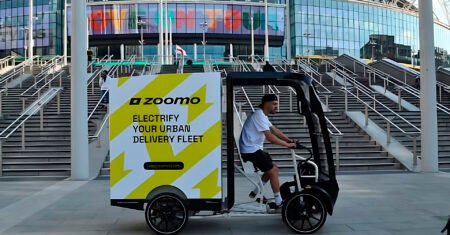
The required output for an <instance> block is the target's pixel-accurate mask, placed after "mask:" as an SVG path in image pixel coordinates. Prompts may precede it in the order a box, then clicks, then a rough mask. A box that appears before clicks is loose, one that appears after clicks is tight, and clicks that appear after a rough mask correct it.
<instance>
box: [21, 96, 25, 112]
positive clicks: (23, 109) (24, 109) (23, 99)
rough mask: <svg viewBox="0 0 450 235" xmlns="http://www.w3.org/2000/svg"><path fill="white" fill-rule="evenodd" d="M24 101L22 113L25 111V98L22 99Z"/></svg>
mask: <svg viewBox="0 0 450 235" xmlns="http://www.w3.org/2000/svg"><path fill="white" fill-rule="evenodd" d="M20 99H21V100H22V111H25V97H20Z"/></svg>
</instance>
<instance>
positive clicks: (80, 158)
mask: <svg viewBox="0 0 450 235" xmlns="http://www.w3.org/2000/svg"><path fill="white" fill-rule="evenodd" d="M71 26H72V27H71V28H72V40H71V56H72V57H71V71H70V72H71V86H72V87H71V90H72V92H71V114H70V115H71V124H72V125H71V170H72V171H71V178H72V179H73V180H88V179H89V148H88V147H89V146H88V122H87V117H88V113H87V86H86V80H87V54H86V51H87V42H86V33H87V19H86V1H85V0H83V1H72V25H71Z"/></svg>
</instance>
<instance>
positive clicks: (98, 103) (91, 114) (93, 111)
mask: <svg viewBox="0 0 450 235" xmlns="http://www.w3.org/2000/svg"><path fill="white" fill-rule="evenodd" d="M107 94H109V90H107V91H106V92H105V93H104V94H103V95H102V96H101V97H100V99H99V100H98V102H97V103H96V104H95V106H94V109H92V111H91V113H89V116H88V118H87V120H88V121H89V120H91V117H92V116H94V113H95V111H97V108H98V107H99V106H100V104H101V103H102V100H103V99H104V98H105V97H106V95H107Z"/></svg>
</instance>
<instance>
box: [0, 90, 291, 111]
mask: <svg viewBox="0 0 450 235" xmlns="http://www.w3.org/2000/svg"><path fill="white" fill-rule="evenodd" d="M0 99H1V97H0ZM0 110H1V107H0ZM289 112H292V90H291V89H289ZM0 116H1V115H0Z"/></svg>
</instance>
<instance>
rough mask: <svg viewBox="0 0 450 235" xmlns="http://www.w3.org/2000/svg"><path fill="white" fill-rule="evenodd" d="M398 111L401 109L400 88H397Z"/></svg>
mask: <svg viewBox="0 0 450 235" xmlns="http://www.w3.org/2000/svg"><path fill="white" fill-rule="evenodd" d="M398 111H402V89H401V88H399V89H398Z"/></svg>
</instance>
